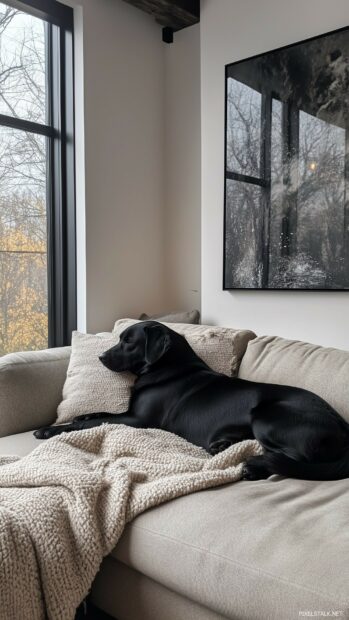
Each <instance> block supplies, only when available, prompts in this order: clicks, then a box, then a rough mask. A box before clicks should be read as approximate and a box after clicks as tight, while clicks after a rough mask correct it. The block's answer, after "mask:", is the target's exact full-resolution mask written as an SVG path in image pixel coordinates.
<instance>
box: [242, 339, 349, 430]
mask: <svg viewBox="0 0 349 620" xmlns="http://www.w3.org/2000/svg"><path fill="white" fill-rule="evenodd" d="M239 377H240V378H241V379H247V380H249V381H260V382H262V383H266V382H267V383H280V384H284V385H293V386H295V387H301V388H304V389H306V390H310V391H311V392H314V393H315V394H318V395H319V396H321V397H322V398H324V399H325V400H326V401H327V402H328V403H330V405H332V407H334V408H335V409H336V411H338V413H339V414H340V415H342V416H343V418H345V419H346V420H347V421H348V422H349V351H341V350H339V349H332V348H325V347H320V346H317V345H315V344H308V343H307V342H300V341H294V340H285V339H284V338H278V337H274V336H261V337H259V338H255V339H254V340H252V341H250V342H249V344H248V347H247V351H246V353H245V355H244V358H243V360H242V363H241V366H240V370H239Z"/></svg>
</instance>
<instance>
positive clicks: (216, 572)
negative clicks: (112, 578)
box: [112, 476, 349, 620]
mask: <svg viewBox="0 0 349 620" xmlns="http://www.w3.org/2000/svg"><path fill="white" fill-rule="evenodd" d="M348 514H349V480H339V481H335V482H310V481H303V480H291V479H283V478H281V477H278V476H272V477H271V478H269V479H268V480H263V481H257V482H238V483H236V484H231V485H226V486H224V487H220V488H215V489H209V490H207V491H202V492H199V493H195V494H192V495H189V496H187V497H182V498H179V499H176V500H173V501H171V502H168V503H167V504H163V505H161V506H159V507H157V508H154V509H151V510H149V511H147V512H145V513H143V514H142V515H140V516H138V517H137V518H136V519H135V520H134V521H133V523H131V524H130V525H129V526H127V528H126V530H125V532H124V534H123V536H122V538H121V540H120V541H119V543H118V545H117V547H116V549H115V550H114V551H113V552H112V555H113V557H114V558H116V559H117V560H119V561H121V562H123V563H124V564H126V565H128V566H129V567H131V568H134V569H136V570H137V571H139V572H141V573H143V574H144V575H146V576H148V577H149V578H151V579H153V580H155V581H157V582H159V583H161V584H162V585H164V586H166V587H167V588H169V589H171V590H174V591H175V592H178V593H180V594H182V595H183V596H186V597H188V598H189V599H191V600H193V601H195V602H197V603H200V604H201V605H204V606H206V607H208V608H209V609H212V610H213V611H215V612H216V613H219V614H221V615H222V616H224V617H227V618H233V619H234V620H266V619H268V620H280V618H282V620H295V619H296V618H299V617H300V615H301V614H300V612H302V611H307V612H309V610H310V611H313V610H321V611H324V612H328V611H329V612H331V611H333V610H335V611H340V612H342V613H340V614H338V616H340V617H342V618H349V563H348V557H349V531H348V526H347V521H348ZM117 585H118V584H117V582H115V595H114V596H117V595H118V594H117V592H118V589H117ZM324 615H325V613H324Z"/></svg>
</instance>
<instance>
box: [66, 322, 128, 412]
mask: <svg viewBox="0 0 349 620" xmlns="http://www.w3.org/2000/svg"><path fill="white" fill-rule="evenodd" d="M119 336H120V333H114V334H107V335H92V334H81V333H80V332H73V335H72V351H71V356H70V361H69V366H68V371H67V378H66V381H65V383H64V386H63V400H62V402H61V403H60V404H59V406H58V409H57V423H58V424H61V423H63V422H69V421H71V420H73V419H74V418H75V417H76V416H79V415H83V414H86V413H99V412H100V411H104V412H106V413H115V414H116V413H122V412H124V411H127V409H128V403H129V399H130V393H131V387H132V385H133V383H134V380H135V377H134V375H132V374H131V373H129V372H118V373H116V372H112V371H111V370H109V369H108V368H106V366H104V365H103V364H102V363H101V361H100V360H99V355H101V354H102V353H104V351H106V350H107V349H110V348H111V347H113V346H115V345H116V344H117V343H118V342H119Z"/></svg>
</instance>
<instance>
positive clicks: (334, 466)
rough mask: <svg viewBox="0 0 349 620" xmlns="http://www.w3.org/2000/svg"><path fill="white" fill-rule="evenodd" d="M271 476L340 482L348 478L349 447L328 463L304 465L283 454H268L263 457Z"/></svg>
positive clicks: (304, 463)
mask: <svg viewBox="0 0 349 620" xmlns="http://www.w3.org/2000/svg"><path fill="white" fill-rule="evenodd" d="M264 458H265V460H266V462H267V467H268V469H269V471H270V473H271V474H279V475H280V476H285V477H286V478H300V479H301V480H341V479H342V478H349V447H348V449H347V451H346V452H345V453H344V454H343V455H342V456H341V457H340V458H339V459H338V460H336V461H331V462H328V463H306V462H304V461H296V460H294V459H292V458H290V457H288V456H286V455H285V454H281V453H278V452H268V453H267V454H265V455H264Z"/></svg>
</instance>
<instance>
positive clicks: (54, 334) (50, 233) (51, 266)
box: [0, 0, 77, 347]
mask: <svg viewBox="0 0 349 620" xmlns="http://www.w3.org/2000/svg"><path fill="white" fill-rule="evenodd" d="M4 4H7V5H8V6H11V7H13V8H16V9H18V10H20V11H23V12H24V13H28V14H30V15H33V16H35V17H38V18H40V19H42V20H43V21H45V22H46V23H47V41H48V45H47V51H46V53H47V67H48V71H47V76H46V80H47V82H46V84H47V89H48V90H47V93H48V96H47V102H48V118H47V119H46V124H41V123H34V122H31V121H27V120H24V119H18V118H15V117H12V116H7V115H4V114H0V126H1V125H4V126H6V127H11V128H13V129H19V130H23V131H26V132H30V133H36V134H40V135H43V136H45V137H46V138H47V144H48V149H47V197H46V198H47V199H46V202H47V265H48V269H47V275H48V347H58V346H65V345H68V344H70V341H71V333H72V331H73V330H74V329H76V323H77V293H76V285H77V284H76V221H75V144H74V13H73V9H72V8H70V7H68V6H66V5H64V4H61V3H59V2H56V1H55V0H4Z"/></svg>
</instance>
